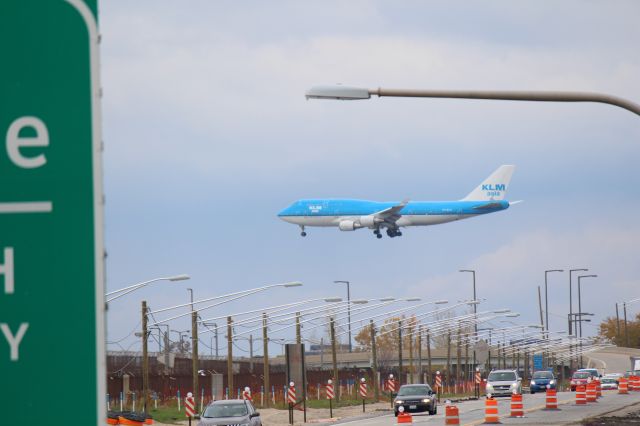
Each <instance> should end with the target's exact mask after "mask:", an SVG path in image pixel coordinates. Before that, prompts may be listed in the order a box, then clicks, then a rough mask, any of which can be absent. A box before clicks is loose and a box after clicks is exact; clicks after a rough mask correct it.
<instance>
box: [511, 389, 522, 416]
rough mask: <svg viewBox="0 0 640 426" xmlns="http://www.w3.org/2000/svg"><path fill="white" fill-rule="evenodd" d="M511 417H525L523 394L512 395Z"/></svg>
mask: <svg viewBox="0 0 640 426" xmlns="http://www.w3.org/2000/svg"><path fill="white" fill-rule="evenodd" d="M510 417H524V405H523V404H522V394H521V393H513V394H512V395H511V415H510Z"/></svg>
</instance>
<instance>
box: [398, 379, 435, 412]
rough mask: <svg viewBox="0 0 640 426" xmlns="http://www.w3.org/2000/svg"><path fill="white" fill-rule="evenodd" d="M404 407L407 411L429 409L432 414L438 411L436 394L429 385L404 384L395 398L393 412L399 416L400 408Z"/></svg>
mask: <svg viewBox="0 0 640 426" xmlns="http://www.w3.org/2000/svg"><path fill="white" fill-rule="evenodd" d="M400 407H404V412H405V413H423V412H425V411H427V412H428V413H429V414H430V415H434V414H436V413H437V412H438V403H437V401H436V395H435V394H434V393H433V390H431V387H430V386H429V385H425V384H417V385H403V386H400V389H399V390H398V394H397V395H396V397H395V399H394V400H393V412H394V414H395V415H396V417H397V416H398V409H399V408H400Z"/></svg>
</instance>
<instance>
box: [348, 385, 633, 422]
mask: <svg viewBox="0 0 640 426" xmlns="http://www.w3.org/2000/svg"><path fill="white" fill-rule="evenodd" d="M523 396H524V398H523V402H524V410H525V417H524V418H509V414H510V398H497V399H498V412H499V415H500V422H501V423H503V424H514V425H568V424H574V423H576V422H578V423H577V424H580V423H579V422H580V421H581V420H583V419H585V418H588V417H596V416H600V415H604V414H609V413H615V412H618V411H620V410H622V409H623V408H625V407H629V406H631V405H635V404H637V409H638V410H640V392H632V393H630V394H628V395H618V393H617V391H605V392H603V397H602V398H600V399H598V402H597V403H590V404H587V405H586V406H577V405H575V393H574V392H559V393H558V407H559V410H557V411H547V410H544V407H545V395H544V394H535V395H530V394H525V395H523ZM484 404H485V401H484V398H483V399H481V400H479V401H465V402H461V403H457V404H455V405H456V406H457V407H458V409H459V412H460V424H461V425H468V426H472V425H480V424H482V423H484ZM444 411H445V410H444V404H442V403H441V404H440V405H439V406H438V414H436V415H434V416H429V415H427V414H415V415H413V423H414V424H417V425H429V426H431V425H434V426H436V425H444ZM338 423H341V424H354V426H390V425H394V424H395V423H396V419H395V418H394V417H393V414H386V415H382V416H378V417H370V418H363V419H356V420H349V419H345V420H344V421H343V422H338Z"/></svg>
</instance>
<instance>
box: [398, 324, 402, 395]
mask: <svg viewBox="0 0 640 426" xmlns="http://www.w3.org/2000/svg"><path fill="white" fill-rule="evenodd" d="M400 386H402V320H399V321H398V389H399V388H400Z"/></svg>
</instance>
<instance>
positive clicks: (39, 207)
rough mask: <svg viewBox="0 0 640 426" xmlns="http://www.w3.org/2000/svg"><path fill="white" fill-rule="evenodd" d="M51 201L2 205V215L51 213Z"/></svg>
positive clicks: (0, 211)
mask: <svg viewBox="0 0 640 426" xmlns="http://www.w3.org/2000/svg"><path fill="white" fill-rule="evenodd" d="M52 211H53V203H52V202H51V201H27V202H18V203H0V214H1V213H51V212H52Z"/></svg>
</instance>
